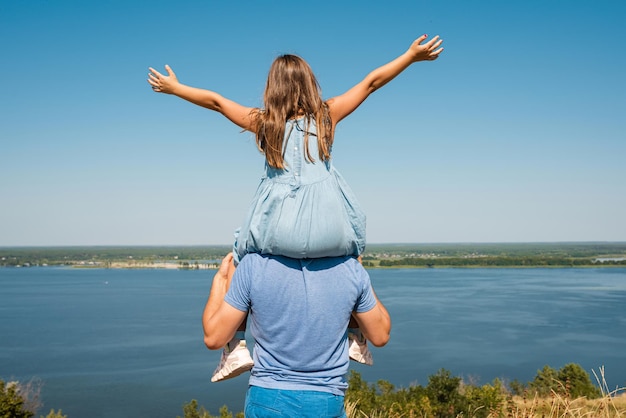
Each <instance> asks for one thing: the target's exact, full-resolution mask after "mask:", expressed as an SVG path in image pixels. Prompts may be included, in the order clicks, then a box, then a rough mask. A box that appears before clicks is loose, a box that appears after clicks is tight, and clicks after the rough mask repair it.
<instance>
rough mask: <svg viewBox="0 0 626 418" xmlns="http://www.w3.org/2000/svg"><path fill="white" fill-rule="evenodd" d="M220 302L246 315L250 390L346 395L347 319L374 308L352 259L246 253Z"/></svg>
mask: <svg viewBox="0 0 626 418" xmlns="http://www.w3.org/2000/svg"><path fill="white" fill-rule="evenodd" d="M225 301H226V302H227V303H228V304H229V305H231V306H233V307H234V308H236V309H238V310H241V311H247V310H249V311H250V313H249V320H250V322H249V329H250V332H251V334H252V337H253V338H254V340H255V345H254V354H253V358H254V367H253V368H252V372H251V377H250V385H254V386H260V387H265V388H269V389H285V390H314V391H321V392H330V393H333V394H336V395H344V394H345V390H346V388H347V386H348V385H347V382H346V379H345V375H346V373H347V371H348V365H349V358H348V342H347V337H346V329H347V326H348V321H349V320H350V315H351V313H352V312H353V311H356V312H367V311H369V310H371V309H372V308H374V306H375V305H376V299H375V297H374V294H373V292H372V286H371V283H370V278H369V275H368V274H367V272H366V271H365V269H364V268H363V267H362V266H361V264H360V263H359V262H358V261H357V260H356V259H355V258H354V257H336V258H335V257H333V258H317V259H292V258H287V257H282V256H271V255H260V254H256V253H253V254H248V255H246V256H245V257H244V258H243V259H242V260H241V263H240V264H239V266H238V267H237V270H235V275H234V276H233V280H232V283H231V286H230V289H229V291H228V293H227V294H226V297H225Z"/></svg>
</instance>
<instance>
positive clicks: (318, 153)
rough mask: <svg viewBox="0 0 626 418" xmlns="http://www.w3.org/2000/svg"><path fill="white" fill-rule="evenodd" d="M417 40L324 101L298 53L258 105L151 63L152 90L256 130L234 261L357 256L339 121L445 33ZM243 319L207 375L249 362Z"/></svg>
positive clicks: (272, 78)
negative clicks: (249, 197) (259, 162)
mask: <svg viewBox="0 0 626 418" xmlns="http://www.w3.org/2000/svg"><path fill="white" fill-rule="evenodd" d="M427 38H428V36H427V35H422V36H420V37H419V38H418V39H416V40H415V41H414V42H413V43H412V44H411V46H410V47H409V49H408V50H407V51H406V52H405V53H403V54H402V55H400V56H399V57H397V58H396V59H394V60H393V61H391V62H389V63H387V64H385V65H383V66H381V67H379V68H377V69H376V70H374V71H372V72H371V73H370V74H368V75H367V76H366V77H365V78H364V79H363V80H362V81H361V82H359V83H358V84H356V85H355V86H354V87H352V88H351V89H349V90H348V91H347V92H345V93H344V94H342V95H340V96H336V97H334V98H331V99H329V100H327V101H324V100H323V99H322V96H321V89H320V87H319V84H318V82H317V80H316V78H315V75H314V74H313V71H312V70H311V68H310V67H309V65H308V64H307V63H306V62H305V61H304V60H303V59H302V58H300V57H298V56H295V55H282V56H279V57H278V58H276V60H274V62H273V63H272V66H271V68H270V70H269V74H268V77H267V84H266V87H265V93H264V107H263V108H253V107H246V106H242V105H240V104H238V103H235V102H233V101H232V100H229V99H227V98H225V97H223V96H221V95H219V94H218V93H216V92H213V91H209V90H203V89H198V88H194V87H190V86H186V85H184V84H182V83H180V82H179V81H178V79H177V77H176V75H175V74H174V71H172V69H171V68H170V67H169V66H168V65H166V66H165V70H166V71H167V75H164V74H161V73H159V72H158V71H157V70H155V69H153V68H150V69H149V71H150V72H149V75H148V83H150V85H151V86H152V89H153V90H154V91H155V92H158V93H167V94H173V95H175V96H178V97H180V98H181V99H184V100H187V101H189V102H191V103H194V104H196V105H199V106H202V107H205V108H207V109H210V110H214V111H217V112H220V113H221V114H223V115H224V116H225V117H226V118H228V119H229V120H230V121H231V122H233V123H234V124H236V125H237V126H239V127H241V128H242V129H244V130H247V131H250V132H252V133H254V134H255V137H256V143H257V146H258V147H259V150H260V151H261V152H262V153H263V154H264V156H265V175H264V176H263V179H262V180H261V183H260V185H259V187H258V189H257V192H256V195H255V196H254V199H253V201H252V205H251V207H250V210H249V212H248V215H247V217H246V220H245V222H244V224H243V226H242V227H241V228H240V229H239V230H238V231H237V232H236V234H235V235H236V241H235V244H234V247H233V254H234V262H235V265H236V264H237V263H238V262H239V260H241V258H242V257H244V256H245V255H246V254H247V253H250V252H259V253H262V254H275V255H283V256H287V257H291V258H318V257H338V256H350V255H352V256H357V257H358V256H360V255H361V253H362V252H363V250H364V248H365V215H364V214H363V212H362V211H361V209H360V207H359V205H358V203H357V201H356V199H355V198H354V195H353V193H352V191H351V190H350V188H349V187H348V185H347V184H346V182H345V181H344V180H343V178H342V177H341V175H340V174H339V172H337V171H336V170H335V168H334V167H333V165H332V163H331V149H332V145H333V141H334V132H335V128H336V127H337V124H338V123H339V122H340V121H341V120H343V119H344V118H345V117H346V116H348V115H349V114H350V113H352V112H353V111H354V110H355V109H356V108H357V107H358V106H359V105H360V104H361V103H363V101H364V100H365V99H367V97H368V96H369V95H370V94H371V93H373V92H374V91H376V90H377V89H379V88H380V87H382V86H384V85H385V84H387V83H388V82H389V81H391V80H392V79H393V78H395V77H396V76H397V75H398V74H400V73H401V72H402V71H404V70H405V69H406V68H407V67H409V66H410V65H411V64H412V63H414V62H417V61H424V60H430V61H432V60H435V59H437V57H439V54H441V52H442V51H443V48H440V45H441V43H442V40H441V39H439V36H435V37H433V38H432V39H430V40H429V41H427V42H425V41H426V39H427ZM352 325H353V324H351V325H350V327H351V328H350V329H349V330H348V335H349V338H350V339H351V341H350V357H351V358H353V359H354V360H356V361H359V362H362V363H366V364H372V360H371V354H370V352H369V350H368V349H367V345H366V342H365V340H364V339H363V337H362V336H361V335H360V332H359V331H358V329H354V328H352ZM243 329H245V328H242V329H241V330H240V331H238V333H237V334H236V335H235V338H234V339H233V340H232V341H231V342H230V343H229V344H228V346H227V347H225V349H224V353H223V354H222V360H221V361H220V365H219V366H218V368H217V369H216V371H215V373H214V376H213V378H212V379H211V380H212V381H217V380H223V379H227V378H230V377H234V376H237V375H239V374H241V373H243V372H244V371H247V370H249V369H250V368H251V367H252V359H251V358H250V354H249V352H248V349H247V348H246V347H245V339H244V334H243Z"/></svg>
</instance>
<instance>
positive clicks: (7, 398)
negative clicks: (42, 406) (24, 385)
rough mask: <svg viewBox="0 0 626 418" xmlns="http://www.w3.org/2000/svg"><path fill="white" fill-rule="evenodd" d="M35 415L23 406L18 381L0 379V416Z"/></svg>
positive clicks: (4, 417)
mask: <svg viewBox="0 0 626 418" xmlns="http://www.w3.org/2000/svg"><path fill="white" fill-rule="evenodd" d="M33 415H35V414H34V413H33V412H31V411H29V410H27V409H26V408H25V406H24V398H23V397H22V396H21V395H20V391H19V383H18V382H9V383H6V384H5V383H4V381H3V380H0V418H30V417H32V416H33Z"/></svg>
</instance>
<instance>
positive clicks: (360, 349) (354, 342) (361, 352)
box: [348, 332, 374, 366]
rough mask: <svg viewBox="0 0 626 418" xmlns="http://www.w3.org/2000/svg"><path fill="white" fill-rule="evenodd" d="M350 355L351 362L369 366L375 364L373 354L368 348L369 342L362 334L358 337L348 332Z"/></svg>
mask: <svg viewBox="0 0 626 418" xmlns="http://www.w3.org/2000/svg"><path fill="white" fill-rule="evenodd" d="M348 353H349V354H350V360H354V361H356V362H358V363H363V364H367V365H368V366H371V365H373V364H374V359H372V352H371V351H370V349H369V348H368V347H367V340H366V339H365V337H364V336H363V334H361V333H359V335H356V334H354V333H352V332H348Z"/></svg>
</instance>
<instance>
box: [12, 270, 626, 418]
mask: <svg viewBox="0 0 626 418" xmlns="http://www.w3.org/2000/svg"><path fill="white" fill-rule="evenodd" d="M369 272H370V275H371V277H372V282H373V284H374V287H375V289H376V292H377V294H378V296H379V298H380V299H381V301H382V302H383V303H384V304H385V305H386V306H387V308H388V310H389V313H390V314H391V317H392V324H393V329H392V334H391V340H390V342H389V344H388V345H387V346H385V347H383V348H372V351H373V355H374V366H373V367H368V366H363V365H359V364H355V363H354V362H352V365H351V368H352V369H354V370H356V371H358V372H360V373H361V374H362V376H363V378H364V379H365V380H367V381H369V382H371V383H374V382H376V381H377V380H379V379H383V380H387V381H389V382H391V383H393V384H394V385H396V387H406V386H408V385H410V384H420V385H426V384H427V383H428V376H430V375H432V374H435V373H436V372H437V371H438V370H439V369H441V368H445V369H447V370H449V371H450V372H452V374H453V375H455V376H461V377H463V378H464V379H465V380H467V381H472V382H474V383H481V384H484V383H491V381H492V380H493V379H494V378H501V379H504V380H505V381H511V380H513V379H517V380H519V381H521V382H524V383H525V382H528V381H530V380H532V379H533V378H534V376H535V374H536V373H537V370H539V369H541V368H542V367H543V366H544V365H549V366H551V367H553V368H555V369H559V368H561V367H562V366H563V365H565V364H567V363H578V364H580V365H581V366H582V367H583V368H584V369H585V370H587V371H588V372H589V373H590V374H591V376H592V379H594V378H593V374H592V370H595V371H596V372H598V370H599V368H600V367H601V366H605V370H606V378H607V382H608V384H609V387H610V388H615V387H618V386H619V387H624V386H626V361H625V360H626V269H625V268H597V269H593V268H589V269H388V270H383V269H381V270H369ZM213 273H214V272H213V271H207V270H191V271H185V270H106V269H72V268H51V267H31V268H0V379H3V380H5V381H9V380H21V381H27V380H29V379H31V378H38V379H41V381H42V382H43V388H42V398H43V399H42V400H43V403H44V406H43V408H42V409H41V410H40V411H39V414H43V415H45V414H47V412H48V411H49V410H50V409H51V408H54V409H62V410H63V413H64V414H66V415H68V417H69V418H82V417H90V418H125V417H129V418H131V417H132V418H136V417H156V418H158V417H164V418H166V417H167V418H175V417H176V416H177V415H180V416H182V415H183V412H182V405H183V404H185V403H188V402H189V401H191V400H192V399H197V400H198V403H199V404H200V405H204V406H205V407H206V408H207V409H208V410H209V412H211V413H212V414H214V415H217V413H218V408H219V407H220V406H222V405H224V404H227V405H228V406H229V408H230V410H231V411H235V412H237V411H241V410H242V409H243V399H244V396H245V390H246V386H247V376H248V375H244V376H242V377H238V378H235V379H232V380H229V381H225V382H220V383H211V382H210V377H211V374H212V372H213V369H214V368H215V366H216V365H217V363H218V360H219V356H220V353H219V351H209V350H207V349H206V348H205V347H204V344H203V342H202V326H201V314H202V309H203V307H204V303H205V301H206V298H207V295H208V291H209V289H210V285H211V278H212V276H213ZM39 414H38V415H37V416H39Z"/></svg>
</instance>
